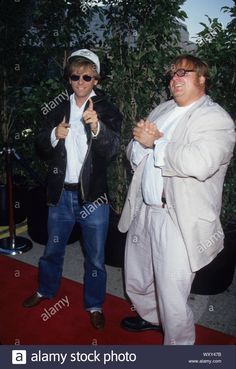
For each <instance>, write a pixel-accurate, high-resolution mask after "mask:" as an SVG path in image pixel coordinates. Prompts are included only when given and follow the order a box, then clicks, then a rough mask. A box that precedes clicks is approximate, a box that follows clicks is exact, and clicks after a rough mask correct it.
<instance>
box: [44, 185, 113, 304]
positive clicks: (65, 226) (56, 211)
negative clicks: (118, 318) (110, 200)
mask: <svg viewBox="0 0 236 369" xmlns="http://www.w3.org/2000/svg"><path fill="white" fill-rule="evenodd" d="M75 222H78V223H79V224H80V227H81V231H82V238H83V250H84V256H85V274H84V306H85V309H86V310H91V309H94V308H101V307H102V304H103V302H104V300H105V294H106V279H107V275H106V269H105V261H104V259H105V256H104V249H105V242H106V237H107V231H108V222H109V205H108V204H104V203H101V202H100V204H98V203H86V204H84V205H83V206H80V205H79V202H78V194H77V191H65V190H63V192H62V196H61V199H60V201H59V204H58V205H57V206H55V207H49V214H48V234H49V237H48V243H47V245H46V247H45V251H44V254H43V256H42V257H41V258H40V260H39V289H38V292H39V293H41V294H42V295H43V296H45V297H48V298H52V297H53V296H55V294H56V292H57V291H58V289H59V287H60V281H61V276H62V270H63V262H64V255H65V248H66V245H67V241H68V239H69V236H70V233H71V231H72V229H73V227H74V224H75Z"/></svg>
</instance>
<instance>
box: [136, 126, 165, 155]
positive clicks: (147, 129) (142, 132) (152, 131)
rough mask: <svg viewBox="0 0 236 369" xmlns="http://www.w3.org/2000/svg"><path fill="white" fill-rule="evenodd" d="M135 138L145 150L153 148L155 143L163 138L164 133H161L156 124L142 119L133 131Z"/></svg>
mask: <svg viewBox="0 0 236 369" xmlns="http://www.w3.org/2000/svg"><path fill="white" fill-rule="evenodd" d="M133 137H134V139H135V141H137V142H139V143H140V144H141V145H142V146H143V147H145V148H152V147H153V145H154V141H156V140H158V139H159V138H161V137H163V133H162V132H161V131H159V129H158V128H157V127H156V125H155V124H154V123H151V122H149V121H148V120H144V119H141V120H140V121H139V122H138V123H137V125H136V126H135V128H134V129H133Z"/></svg>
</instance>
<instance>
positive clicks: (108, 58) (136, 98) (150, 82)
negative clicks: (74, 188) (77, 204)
mask: <svg viewBox="0 0 236 369" xmlns="http://www.w3.org/2000/svg"><path fill="white" fill-rule="evenodd" d="M101 3H102V4H103V5H104V7H102V8H99V12H100V19H101V21H102V22H103V25H102V28H103V39H102V40H101V41H100V45H99V46H100V48H101V52H100V56H101V59H102V60H103V62H104V64H105V65H106V66H107V78H105V79H104V81H103V83H102V85H103V87H104V89H105V90H106V91H107V92H108V93H109V94H110V95H111V96H113V97H114V98H115V103H116V104H117V105H118V106H119V108H120V110H121V111H122V113H123V115H124V124H123V128H122V145H121V149H122V150H121V154H120V155H119V157H118V159H117V161H116V165H114V166H113V167H112V171H111V173H110V176H111V177H112V178H114V177H115V178H116V180H114V179H113V181H112V182H113V184H114V185H115V187H114V186H113V191H112V192H113V203H114V204H115V207H116V209H117V210H118V211H120V210H121V208H122V206H123V202H124V198H125V195H126V192H127V188H128V184H129V180H130V175H129V174H128V173H129V172H127V163H126V159H125V147H126V145H127V143H128V141H129V140H130V138H131V134H132V128H133V125H134V122H135V120H137V119H138V118H140V117H146V116H147V114H148V113H149V112H150V110H151V109H152V108H153V107H154V106H155V105H157V104H158V103H159V102H160V100H161V99H162V97H163V96H164V97H166V95H167V94H168V89H167V83H166V76H165V70H166V66H167V65H168V64H169V62H170V60H171V59H172V58H173V57H174V56H176V54H178V53H179V51H180V29H181V26H180V23H179V22H178V21H179V20H184V19H185V18H186V14H185V13H184V12H183V11H181V10H180V6H181V5H182V4H183V3H184V0H178V1H172V0H159V1H156V0H148V1H147V0H137V1H132V0H112V1H107V0H103V1H101ZM114 194H115V198H114Z"/></svg>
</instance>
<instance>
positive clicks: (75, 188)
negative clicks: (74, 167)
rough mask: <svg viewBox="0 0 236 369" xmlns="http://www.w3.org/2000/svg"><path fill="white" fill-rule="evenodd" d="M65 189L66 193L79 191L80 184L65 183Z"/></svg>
mask: <svg viewBox="0 0 236 369" xmlns="http://www.w3.org/2000/svg"><path fill="white" fill-rule="evenodd" d="M63 187H64V189H65V190H66V191H78V189H79V183H64V186H63Z"/></svg>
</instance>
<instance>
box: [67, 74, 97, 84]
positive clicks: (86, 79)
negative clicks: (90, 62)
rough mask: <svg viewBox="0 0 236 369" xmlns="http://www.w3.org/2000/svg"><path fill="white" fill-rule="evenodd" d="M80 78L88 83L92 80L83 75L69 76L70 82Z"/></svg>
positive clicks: (90, 77)
mask: <svg viewBox="0 0 236 369" xmlns="http://www.w3.org/2000/svg"><path fill="white" fill-rule="evenodd" d="M80 77H82V78H83V80H84V81H85V82H90V81H91V80H92V79H93V78H94V77H92V76H89V75H88V74H84V75H83V76H77V75H76V74H72V76H70V79H71V81H79V80H80Z"/></svg>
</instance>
